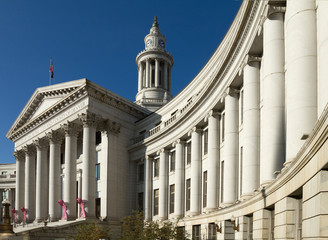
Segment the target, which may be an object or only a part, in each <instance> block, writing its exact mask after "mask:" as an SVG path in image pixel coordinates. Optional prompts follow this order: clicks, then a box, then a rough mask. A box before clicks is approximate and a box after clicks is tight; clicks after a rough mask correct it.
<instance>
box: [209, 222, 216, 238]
mask: <svg viewBox="0 0 328 240" xmlns="http://www.w3.org/2000/svg"><path fill="white" fill-rule="evenodd" d="M208 239H209V240H216V239H217V238H216V226H215V223H209V224H208Z"/></svg>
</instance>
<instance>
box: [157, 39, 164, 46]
mask: <svg viewBox="0 0 328 240" xmlns="http://www.w3.org/2000/svg"><path fill="white" fill-rule="evenodd" d="M158 44H159V45H160V46H161V47H162V48H164V47H165V42H164V40H163V39H160V40H158Z"/></svg>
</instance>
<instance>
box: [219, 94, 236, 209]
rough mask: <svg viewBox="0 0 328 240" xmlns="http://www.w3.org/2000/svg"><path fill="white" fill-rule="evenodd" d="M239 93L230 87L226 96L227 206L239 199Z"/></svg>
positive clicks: (225, 176)
mask: <svg viewBox="0 0 328 240" xmlns="http://www.w3.org/2000/svg"><path fill="white" fill-rule="evenodd" d="M238 93H239V91H238V90H235V89H233V88H229V89H228V90H227V96H226V98H225V133H224V134H225V136H224V139H225V142H224V149H223V160H224V179H223V183H224V187H223V205H225V206H229V205H231V204H233V203H234V202H235V201H236V200H237V184H238V179H237V178H238V174H237V170H238V151H239V149H238V148H239V140H238V135H239V134H238V132H239V129H238V126H239V124H238V107H239V106H238V95H239V94H238Z"/></svg>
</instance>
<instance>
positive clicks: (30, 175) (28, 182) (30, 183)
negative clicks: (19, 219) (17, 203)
mask: <svg viewBox="0 0 328 240" xmlns="http://www.w3.org/2000/svg"><path fill="white" fill-rule="evenodd" d="M23 151H24V152H25V204H24V207H25V209H26V218H27V222H33V221H34V219H35V147H34V146H25V147H24V148H23Z"/></svg>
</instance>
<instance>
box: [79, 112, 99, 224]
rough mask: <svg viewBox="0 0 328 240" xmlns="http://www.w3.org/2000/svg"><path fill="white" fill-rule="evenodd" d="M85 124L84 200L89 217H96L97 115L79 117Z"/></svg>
mask: <svg viewBox="0 0 328 240" xmlns="http://www.w3.org/2000/svg"><path fill="white" fill-rule="evenodd" d="M79 117H80V120H81V121H82V123H83V171H82V200H83V201H84V202H85V211H86V215H87V217H91V218H93V217H95V216H96V179H95V171H96V115H95V114H93V113H89V112H87V113H83V114H81V115H79Z"/></svg>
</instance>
